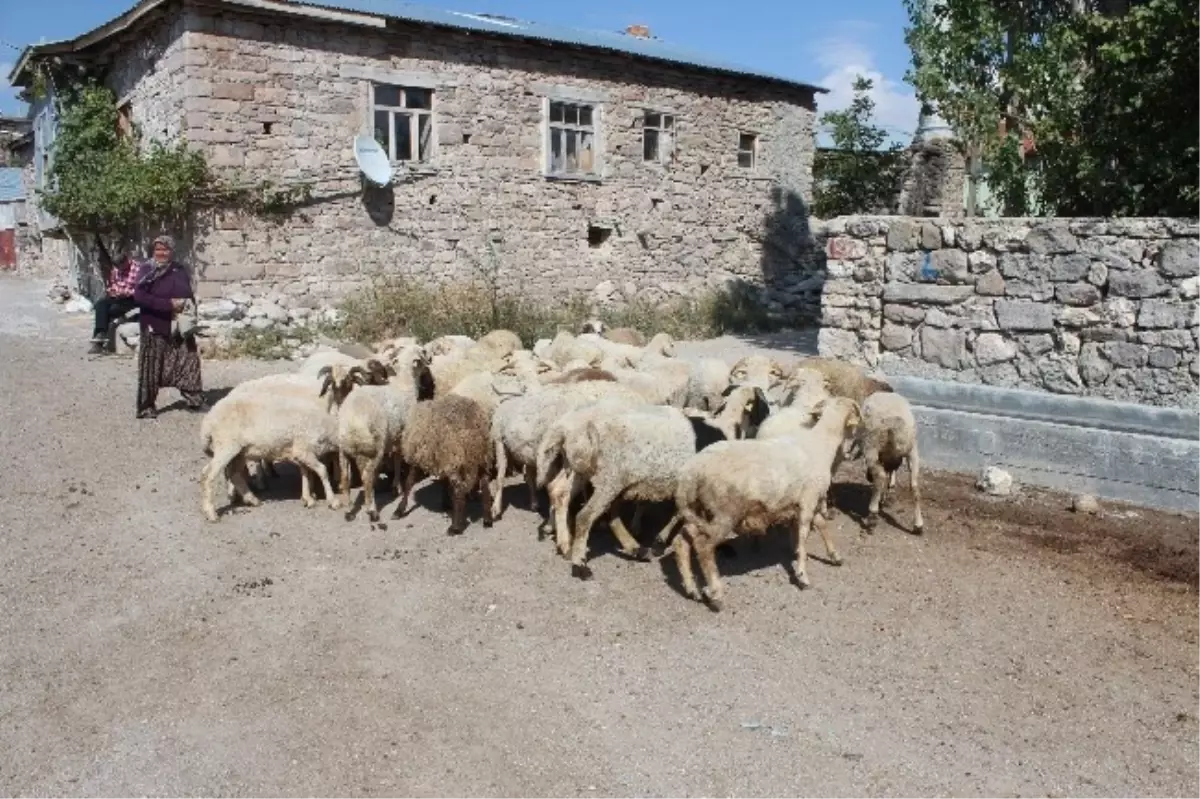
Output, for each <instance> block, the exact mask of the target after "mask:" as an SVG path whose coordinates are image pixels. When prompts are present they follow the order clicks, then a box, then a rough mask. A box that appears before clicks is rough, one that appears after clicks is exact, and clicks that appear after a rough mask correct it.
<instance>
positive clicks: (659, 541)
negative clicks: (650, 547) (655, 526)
mask: <svg viewBox="0 0 1200 799" xmlns="http://www.w3.org/2000/svg"><path fill="white" fill-rule="evenodd" d="M679 519H680V515H679V513H676V514H675V515H674V516H672V517H671V520H670V521H668V522H667V524H666V526H664V527H663V529H661V530H659V531H658V535H656V536H654V545H655V546H656V547H662V546H665V545H666V543H667V541H668V540H669V539H670V538H671V531H672V530H674V529H675V525H676V524H678V523H679Z"/></svg>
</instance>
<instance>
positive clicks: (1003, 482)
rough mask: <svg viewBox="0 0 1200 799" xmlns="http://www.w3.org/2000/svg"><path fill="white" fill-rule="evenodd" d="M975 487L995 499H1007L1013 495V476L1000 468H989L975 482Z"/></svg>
mask: <svg viewBox="0 0 1200 799" xmlns="http://www.w3.org/2000/svg"><path fill="white" fill-rule="evenodd" d="M975 487H976V488H978V489H979V490H980V491H982V492H984V493H985V494H991V495H992V496H994V497H1006V496H1008V495H1009V494H1011V493H1012V490H1013V478H1012V475H1011V474H1009V473H1008V472H1006V471H1004V470H1003V469H1001V468H1000V467H998V466H988V467H987V468H986V469H984V470H983V471H982V472H981V473H980V474H979V477H978V479H977V480H976V481H975Z"/></svg>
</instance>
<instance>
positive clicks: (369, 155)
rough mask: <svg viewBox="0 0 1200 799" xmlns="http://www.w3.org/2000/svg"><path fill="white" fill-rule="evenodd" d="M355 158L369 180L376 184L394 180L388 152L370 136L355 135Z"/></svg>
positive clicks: (384, 183)
mask: <svg viewBox="0 0 1200 799" xmlns="http://www.w3.org/2000/svg"><path fill="white" fill-rule="evenodd" d="M354 160H355V161H356V162H357V163H358V168H359V169H361V170H362V173H363V174H364V175H366V176H367V180H369V181H371V182H372V183H374V184H375V185H377V186H386V185H388V184H389V183H391V182H392V165H391V164H390V163H389V162H388V156H387V153H386V152H384V151H383V148H382V147H380V146H379V142H377V141H375V140H374V139H372V138H371V137H370V136H355V137H354Z"/></svg>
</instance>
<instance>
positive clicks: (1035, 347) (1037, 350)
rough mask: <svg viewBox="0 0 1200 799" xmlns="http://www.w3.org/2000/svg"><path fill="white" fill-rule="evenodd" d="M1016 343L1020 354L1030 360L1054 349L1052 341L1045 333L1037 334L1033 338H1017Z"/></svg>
mask: <svg viewBox="0 0 1200 799" xmlns="http://www.w3.org/2000/svg"><path fill="white" fill-rule="evenodd" d="M1017 343H1018V344H1019V345H1020V347H1021V352H1023V353H1025V354H1026V355H1028V356H1030V357H1031V358H1036V357H1038V356H1039V355H1045V354H1046V353H1047V352H1050V350H1052V349H1054V339H1053V338H1051V337H1050V336H1048V335H1046V334H1045V333H1038V334H1037V335H1033V336H1017Z"/></svg>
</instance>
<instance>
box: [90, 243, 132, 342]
mask: <svg viewBox="0 0 1200 799" xmlns="http://www.w3.org/2000/svg"><path fill="white" fill-rule="evenodd" d="M131 249H132V248H130V247H126V248H124V249H123V250H122V252H121V254H120V257H119V258H118V259H117V262H116V263H114V264H113V265H112V267H111V268H110V269H109V270H108V275H107V276H106V277H105V286H104V287H105V296H103V297H101V298H100V299H99V300H97V302H96V304H95V306H93V310H94V311H95V314H96V323H95V325H94V326H93V329H92V348H91V349H90V350H88V353H89V354H91V355H99V354H101V353H104V352H106V351H107V348H108V326H109V324H111V323H112V322H113V321H115V320H117V319H120V318H121V317H122V316H124V315H125V314H126V313H128V312H129V311H131V310H133V309H134V308H136V307H137V306H136V305H135V304H134V301H133V290H134V289H135V288H136V287H137V281H138V275H139V273H140V272H141V268H142V264H140V263H139V262H138V261H137V260H136V259H134V257H133V255H132V253H131Z"/></svg>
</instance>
